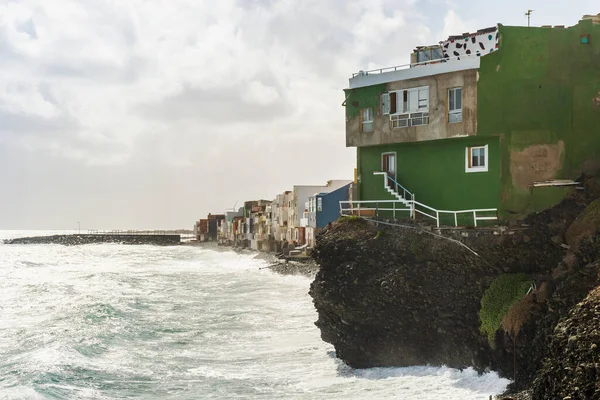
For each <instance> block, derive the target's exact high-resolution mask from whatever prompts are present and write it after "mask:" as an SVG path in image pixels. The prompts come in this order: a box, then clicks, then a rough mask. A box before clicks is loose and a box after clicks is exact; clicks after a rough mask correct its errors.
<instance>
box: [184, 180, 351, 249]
mask: <svg viewBox="0 0 600 400" xmlns="http://www.w3.org/2000/svg"><path fill="white" fill-rule="evenodd" d="M355 187H356V186H355V184H354V182H353V181H351V180H330V181H328V182H327V184H325V185H322V186H318V185H317V186H309V185H297V186H294V187H293V189H292V190H289V191H285V192H283V193H281V194H278V195H277V196H276V197H275V199H273V200H251V201H246V202H244V206H243V207H240V208H239V209H237V210H231V211H227V212H225V213H224V214H208V216H207V217H206V218H204V219H200V220H198V221H197V222H196V223H195V224H194V235H195V236H196V238H197V240H198V241H201V242H206V241H214V242H218V243H220V244H226V245H231V246H238V247H244V248H249V249H253V250H257V251H268V252H276V253H284V254H286V255H287V254H289V253H290V252H291V253H292V254H298V253H301V252H302V251H303V250H305V249H308V248H312V247H313V246H314V244H315V238H316V236H317V235H318V234H319V233H320V232H321V231H322V230H323V229H324V228H326V227H327V226H328V224H330V223H332V222H334V221H336V220H337V219H338V218H339V217H340V213H341V210H340V202H341V201H342V202H343V201H352V199H353V198H355V195H354V194H353V191H354V190H355Z"/></svg>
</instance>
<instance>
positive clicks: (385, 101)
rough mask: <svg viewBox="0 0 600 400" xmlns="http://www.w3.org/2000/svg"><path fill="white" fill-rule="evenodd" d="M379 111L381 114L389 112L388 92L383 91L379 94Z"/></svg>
mask: <svg viewBox="0 0 600 400" xmlns="http://www.w3.org/2000/svg"><path fill="white" fill-rule="evenodd" d="M381 113H382V114H383V115H389V114H390V94H389V93H384V94H382V95H381Z"/></svg>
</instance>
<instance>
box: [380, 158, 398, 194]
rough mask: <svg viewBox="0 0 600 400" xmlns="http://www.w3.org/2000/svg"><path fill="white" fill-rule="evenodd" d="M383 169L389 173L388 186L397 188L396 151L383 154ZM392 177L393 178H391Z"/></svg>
mask: <svg viewBox="0 0 600 400" xmlns="http://www.w3.org/2000/svg"><path fill="white" fill-rule="evenodd" d="M381 170H382V171H383V172H385V173H386V174H387V175H388V186H389V187H391V188H392V189H394V190H396V183H395V182H394V180H396V153H383V154H382V155H381ZM390 178H391V179H390Z"/></svg>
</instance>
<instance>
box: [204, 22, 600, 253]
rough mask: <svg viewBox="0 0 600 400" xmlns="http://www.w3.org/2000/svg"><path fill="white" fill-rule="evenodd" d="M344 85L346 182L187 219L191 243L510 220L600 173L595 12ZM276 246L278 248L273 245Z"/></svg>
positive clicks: (271, 245) (267, 246)
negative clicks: (339, 224) (375, 225)
mask: <svg viewBox="0 0 600 400" xmlns="http://www.w3.org/2000/svg"><path fill="white" fill-rule="evenodd" d="M410 60H411V62H410V64H407V65H397V66H391V67H387V68H378V69H375V70H371V71H364V70H361V71H358V72H356V73H353V74H352V76H351V77H350V79H349V81H348V83H349V85H348V87H347V88H346V89H344V94H345V100H344V102H343V104H342V105H343V107H344V111H340V118H341V117H345V123H346V147H355V148H356V169H355V175H354V176H355V179H354V182H350V181H330V182H328V184H327V185H325V186H295V187H294V189H293V190H292V191H289V192H284V193H282V194H280V195H278V196H277V198H276V199H274V200H273V201H263V200H260V201H249V202H246V203H245V204H244V207H243V208H241V209H240V210H238V211H235V212H231V213H227V214H225V215H209V216H208V218H207V219H203V220H200V221H198V223H197V224H196V227H195V229H196V232H197V236H198V238H199V239H200V240H215V241H216V240H220V241H222V242H227V243H232V244H234V245H235V244H237V245H240V246H247V247H251V248H254V249H257V250H272V251H279V250H281V249H283V245H284V244H286V243H287V244H288V245H289V244H294V245H297V246H299V247H302V246H308V247H310V246H313V244H314V240H315V237H316V235H317V233H318V231H319V230H321V229H323V228H324V227H325V226H326V225H327V224H328V223H329V222H332V221H334V220H336V219H337V218H338V217H339V215H340V211H342V212H343V214H347V215H358V216H361V217H378V218H386V219H390V218H391V219H406V218H411V219H414V220H419V223H429V224H432V225H435V226H437V227H442V226H461V227H474V228H476V227H480V226H487V225H496V224H502V225H510V224H518V223H519V221H520V220H522V219H523V218H525V217H526V216H527V215H529V214H530V213H532V212H539V211H542V210H544V209H547V208H549V207H552V206H554V205H555V204H557V203H559V202H560V201H561V200H562V199H564V198H565V196H567V195H568V194H569V193H570V192H573V191H576V190H580V189H582V187H581V181H582V180H583V178H584V177H586V176H600V134H599V128H598V127H600V14H597V15H584V16H583V17H582V19H581V20H580V21H579V22H578V23H577V24H576V25H574V26H570V27H565V26H563V25H557V26H550V25H544V26H541V27H533V26H531V27H529V26H527V27H521V26H504V25H502V24H498V25H496V26H492V27H487V28H483V29H480V30H478V31H476V32H472V33H468V32H467V33H462V34H460V35H454V36H450V37H448V38H445V39H444V40H442V41H440V42H439V43H434V44H429V45H425V46H417V47H415V48H414V50H413V52H412V53H411V54H410ZM284 253H285V252H284Z"/></svg>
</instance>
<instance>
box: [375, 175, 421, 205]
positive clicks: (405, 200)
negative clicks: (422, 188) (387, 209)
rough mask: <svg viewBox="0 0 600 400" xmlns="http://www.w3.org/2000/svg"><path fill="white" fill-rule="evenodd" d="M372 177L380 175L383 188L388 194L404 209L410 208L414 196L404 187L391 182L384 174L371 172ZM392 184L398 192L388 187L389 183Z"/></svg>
mask: <svg viewBox="0 0 600 400" xmlns="http://www.w3.org/2000/svg"><path fill="white" fill-rule="evenodd" d="M373 175H381V176H383V187H384V188H385V190H387V192H388V193H389V194H391V195H392V196H393V197H394V199H395V200H398V201H399V202H400V203H402V204H404V205H405V206H406V207H408V208H410V206H411V203H412V202H413V201H414V199H415V195H414V194H412V193H411V192H409V191H408V190H406V189H405V188H404V186H402V185H400V184H399V183H398V182H396V181H395V180H393V179H392V178H390V177H389V176H388V174H387V173H385V172H373ZM390 180H391V181H392V182H394V184H395V186H396V187H397V188H398V189H399V190H400V191H397V190H396V188H393V187H391V186H390V184H389V181H390Z"/></svg>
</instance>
